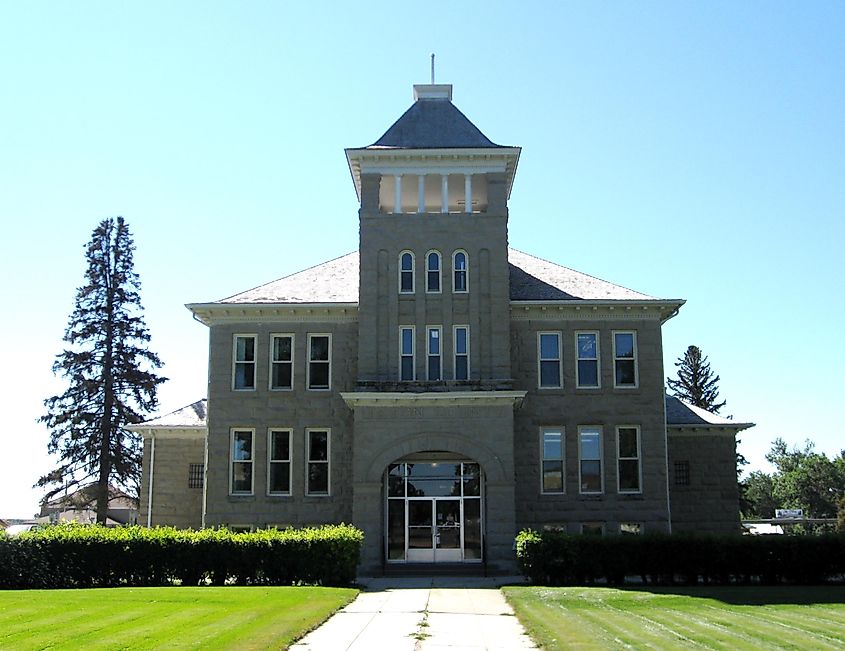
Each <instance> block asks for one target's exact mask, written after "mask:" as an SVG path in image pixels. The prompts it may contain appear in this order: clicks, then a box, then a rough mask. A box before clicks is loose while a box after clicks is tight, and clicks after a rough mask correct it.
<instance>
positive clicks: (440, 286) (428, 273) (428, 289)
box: [425, 249, 443, 294]
mask: <svg viewBox="0 0 845 651" xmlns="http://www.w3.org/2000/svg"><path fill="white" fill-rule="evenodd" d="M432 255H435V256H437V270H436V271H434V270H432V269H431V268H430V262H431V256H432ZM433 273H437V289H431V277H432V276H431V274H433ZM442 292H443V256H442V255H441V254H440V251H438V250H437V249H431V250H430V251H427V252H426V254H425V293H426V294H441V293H442Z"/></svg>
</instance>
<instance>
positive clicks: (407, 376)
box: [399, 326, 416, 382]
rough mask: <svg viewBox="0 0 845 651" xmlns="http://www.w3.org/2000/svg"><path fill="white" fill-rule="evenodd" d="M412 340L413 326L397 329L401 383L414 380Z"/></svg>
mask: <svg viewBox="0 0 845 651" xmlns="http://www.w3.org/2000/svg"><path fill="white" fill-rule="evenodd" d="M414 339H415V337H414V326H401V327H400V328H399V379H400V380H401V381H403V382H411V381H413V380H415V379H416V363H415V355H414V348H415V346H414Z"/></svg>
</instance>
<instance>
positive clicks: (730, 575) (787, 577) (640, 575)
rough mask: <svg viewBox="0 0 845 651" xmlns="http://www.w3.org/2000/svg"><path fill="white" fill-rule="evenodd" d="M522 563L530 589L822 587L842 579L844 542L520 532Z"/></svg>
mask: <svg viewBox="0 0 845 651" xmlns="http://www.w3.org/2000/svg"><path fill="white" fill-rule="evenodd" d="M516 554H517V559H518V561H519V564H520V568H521V569H522V572H523V574H525V575H526V576H527V577H528V578H529V579H530V580H531V582H532V583H535V584H539V585H584V584H592V583H597V582H599V583H605V582H606V583H609V584H613V585H619V584H622V583H625V582H626V580H631V579H633V580H634V581H637V582H640V581H641V582H643V583H647V584H648V583H651V584H669V583H682V584H697V583H708V584H729V583H763V584H776V583H802V584H811V583H825V582H827V581H842V580H843V578H845V535H843V534H827V535H820V536H782V535H768V536H739V535H736V536H714V535H687V534H676V535H666V534H662V535H660V534H652V535H645V536H603V537H598V536H579V535H570V534H566V533H559V532H543V533H537V532H536V531H531V530H526V531H521V532H520V533H519V535H518V536H517V538H516Z"/></svg>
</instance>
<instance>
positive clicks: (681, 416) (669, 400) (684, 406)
mask: <svg viewBox="0 0 845 651" xmlns="http://www.w3.org/2000/svg"><path fill="white" fill-rule="evenodd" d="M666 424H667V425H669V426H672V425H675V426H684V425H686V426H689V427H695V426H711V427H712V426H717V427H719V426H721V427H736V428H737V429H738V430H740V429H747V428H749V427H754V423H740V422H737V421H735V420H731V419H730V418H725V417H724V416H719V415H718V414H714V413H713V412H710V411H707V410H706V409H701V408H700V407H696V406H694V405H691V404H689V403H688V402H685V401H683V400H681V399H680V398H678V397H676V396H670V395H668V394H667V395H666Z"/></svg>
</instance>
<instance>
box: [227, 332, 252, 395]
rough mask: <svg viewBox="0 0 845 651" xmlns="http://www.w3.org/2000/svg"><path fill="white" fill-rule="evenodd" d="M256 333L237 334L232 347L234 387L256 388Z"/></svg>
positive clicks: (236, 388) (248, 389)
mask: <svg viewBox="0 0 845 651" xmlns="http://www.w3.org/2000/svg"><path fill="white" fill-rule="evenodd" d="M255 338H256V337H255V335H235V339H234V342H233V343H234V345H233V347H232V358H233V364H232V388H233V389H235V390H237V391H253V390H255Z"/></svg>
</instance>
